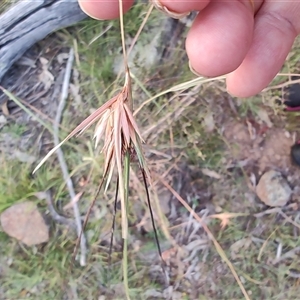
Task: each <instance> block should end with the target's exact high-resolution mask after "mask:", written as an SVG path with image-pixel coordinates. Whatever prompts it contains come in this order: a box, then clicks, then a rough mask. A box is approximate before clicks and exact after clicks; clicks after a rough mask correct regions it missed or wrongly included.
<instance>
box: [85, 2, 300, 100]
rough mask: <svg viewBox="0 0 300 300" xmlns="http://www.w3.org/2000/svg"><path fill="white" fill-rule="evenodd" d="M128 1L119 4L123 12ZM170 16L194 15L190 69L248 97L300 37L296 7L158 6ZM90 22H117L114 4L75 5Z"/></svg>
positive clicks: (189, 44)
mask: <svg viewBox="0 0 300 300" xmlns="http://www.w3.org/2000/svg"><path fill="white" fill-rule="evenodd" d="M132 3H133V1H132V0H123V8H124V11H125V12H126V11H128V10H129V9H130V7H131V5H132ZM160 3H161V4H163V5H164V6H165V7H167V8H168V9H169V10H170V11H173V12H178V13H183V12H188V11H191V10H195V11H199V12H200V13H199V14H198V16H197V17H196V19H195V21H194V23H193V25H192V27H191V29H190V31H189V33H188V36H187V39H186V51H187V55H188V57H189V60H190V63H191V65H192V67H193V69H194V70H195V71H196V72H197V73H199V74H201V75H203V76H209V77H213V76H219V75H224V74H228V75H227V79H226V81H227V90H228V92H229V93H231V94H233V95H235V96H238V97H250V96H253V95H255V94H257V93H259V92H260V91H261V90H262V89H264V88H265V87H266V86H267V85H268V84H269V83H270V82H271V80H272V79H273V78H274V77H275V76H276V74H277V73H278V72H279V71H280V69H281V67H282V65H283V63H284V61H285V59H286V57H287V55H288V53H289V51H290V50H291V47H292V45H293V42H294V40H295V38H296V37H297V35H298V34H300V1H296V0H294V1H288V0H277V1H275V0H266V1H263V0H252V1H251V0H227V1H226V0H223V1H220V0H181V1H179V0H177V1H176V0H175V1H174V0H172V1H171V0H160ZM79 4H80V6H81V8H82V9H83V11H84V12H86V13H87V14H88V15H89V16H91V17H93V18H95V19H113V18H118V16H119V9H118V5H119V4H118V0H79Z"/></svg>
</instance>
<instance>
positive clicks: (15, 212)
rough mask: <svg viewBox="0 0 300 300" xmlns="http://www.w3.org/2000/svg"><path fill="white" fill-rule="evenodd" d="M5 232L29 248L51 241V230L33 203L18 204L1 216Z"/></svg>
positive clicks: (0, 219)
mask: <svg viewBox="0 0 300 300" xmlns="http://www.w3.org/2000/svg"><path fill="white" fill-rule="evenodd" d="M0 221H1V226H2V228H3V231H4V232H5V233H6V234H8V235H9V236H11V237H14V238H16V239H17V240H19V241H21V242H23V243H24V244H26V245H27V246H33V245H37V244H41V243H45V242H47V241H48V240H49V228H48V226H47V225H46V223H45V221H44V219H43V217H42V215H41V213H40V212H39V211H38V208H37V206H36V205H35V204H34V203H33V202H29V201H26V202H23V203H17V204H14V205H12V206H11V207H9V208H8V209H6V210H5V211H4V212H3V213H2V214H1V216H0Z"/></svg>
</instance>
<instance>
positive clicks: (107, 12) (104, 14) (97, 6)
mask: <svg viewBox="0 0 300 300" xmlns="http://www.w3.org/2000/svg"><path fill="white" fill-rule="evenodd" d="M133 1H134V0H123V1H122V3H123V12H124V13H126V12H127V11H128V10H129V9H130V7H131V6H132V4H133ZM78 3H79V6H80V8H81V9H82V11H83V12H84V13H86V14H87V15H88V16H90V17H92V18H94V19H97V20H111V19H117V18H119V16H120V12H119V1H118V0H78Z"/></svg>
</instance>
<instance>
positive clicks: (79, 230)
mask: <svg viewBox="0 0 300 300" xmlns="http://www.w3.org/2000/svg"><path fill="white" fill-rule="evenodd" d="M73 61H74V50H73V48H71V49H70V52H69V58H68V62H67V66H66V71H65V76H64V82H63V86H62V91H61V98H60V102H59V104H58V107H57V113H56V117H55V123H54V126H53V139H54V145H55V146H57V145H58V144H59V124H60V121H61V116H62V112H63V110H64V107H65V103H66V99H67V97H68V89H69V83H70V77H71V71H72V64H73ZM57 157H58V161H59V164H60V167H61V170H62V173H63V177H64V180H65V182H66V185H67V187H68V190H69V195H70V197H71V200H73V199H74V198H75V197H76V194H75V191H74V187H73V182H72V180H71V178H70V176H69V172H68V167H67V164H66V161H65V159H64V155H63V151H62V150H61V148H58V149H57ZM72 203H73V210H74V217H75V223H76V229H77V236H78V237H80V236H81V238H80V250H81V251H80V265H81V266H85V265H86V252H87V249H86V239H85V236H84V234H83V233H82V223H81V217H80V212H79V208H78V205H77V202H76V201H72Z"/></svg>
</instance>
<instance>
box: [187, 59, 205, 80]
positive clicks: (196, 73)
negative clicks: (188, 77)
mask: <svg viewBox="0 0 300 300" xmlns="http://www.w3.org/2000/svg"><path fill="white" fill-rule="evenodd" d="M189 68H190V71H191V72H192V73H194V74H195V75H196V76H198V77H201V76H202V75H201V74H199V73H198V72H197V71H195V69H194V68H193V67H192V64H191V61H190V60H189Z"/></svg>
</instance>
